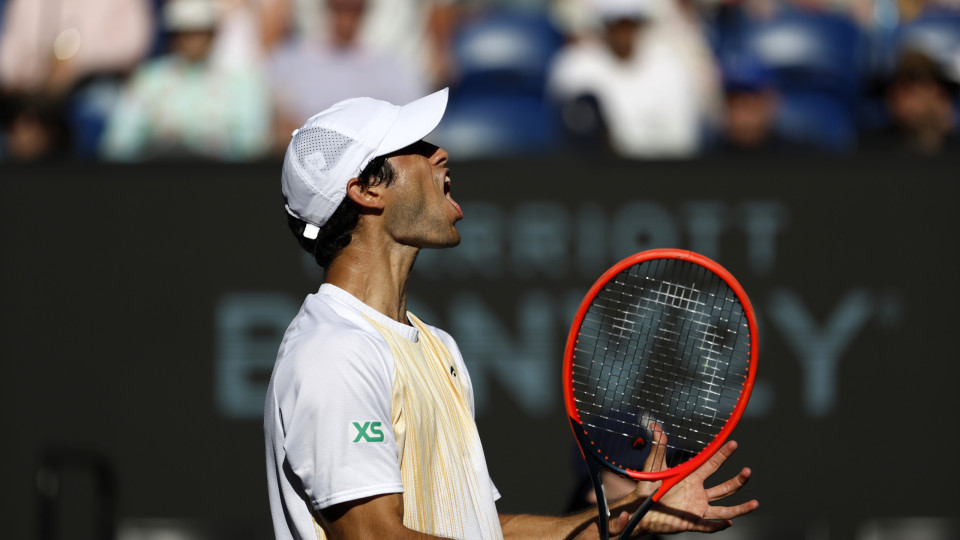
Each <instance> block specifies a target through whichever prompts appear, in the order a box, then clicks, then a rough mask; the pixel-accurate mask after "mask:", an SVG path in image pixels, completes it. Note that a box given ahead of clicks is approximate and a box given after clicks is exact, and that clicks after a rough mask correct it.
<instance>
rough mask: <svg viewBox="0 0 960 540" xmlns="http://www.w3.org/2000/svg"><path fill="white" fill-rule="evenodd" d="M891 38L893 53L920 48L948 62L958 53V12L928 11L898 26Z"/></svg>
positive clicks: (959, 45) (959, 43)
mask: <svg viewBox="0 0 960 540" xmlns="http://www.w3.org/2000/svg"><path fill="white" fill-rule="evenodd" d="M893 40H894V50H893V53H894V54H897V53H899V52H902V51H904V50H907V49H920V50H922V51H925V52H926V53H928V54H929V55H930V56H931V57H933V58H935V59H937V60H939V61H941V62H949V61H951V60H952V59H954V58H956V55H957V54H960V12H956V11H952V12H931V13H928V14H926V15H924V16H922V17H920V18H918V19H915V20H913V21H911V22H909V23H907V24H904V25H902V26H901V27H900V28H898V29H897V31H896V32H895V33H894V37H893ZM894 59H895V58H894Z"/></svg>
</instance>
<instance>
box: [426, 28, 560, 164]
mask: <svg viewBox="0 0 960 540" xmlns="http://www.w3.org/2000/svg"><path fill="white" fill-rule="evenodd" d="M562 45H563V37H562V36H561V35H560V33H559V32H557V30H556V29H555V28H554V27H553V25H552V24H551V23H550V21H549V19H547V17H546V16H545V15H544V14H542V13H528V12H516V11H510V10H494V11H491V12H488V13H485V14H484V15H482V16H480V17H478V18H476V19H474V20H471V21H469V22H467V23H466V24H464V25H463V26H462V27H461V28H460V29H458V31H457V34H456V35H455V36H454V43H453V53H454V61H455V62H456V64H457V68H458V70H459V80H458V81H457V83H456V84H455V85H454V86H453V88H452V89H451V94H450V103H449V105H448V107H447V112H446V113H445V114H444V118H443V122H441V124H440V127H439V128H438V130H437V132H436V133H435V135H434V137H433V138H434V139H435V140H436V142H437V143H439V144H440V145H441V146H444V147H445V148H447V149H448V150H449V151H450V152H451V154H453V155H454V156H455V157H456V158H457V159H479V158H495V157H505V156H511V155H520V154H531V153H545V152H549V151H551V150H553V149H555V148H556V147H557V146H558V145H559V144H560V142H561V138H562V133H563V131H562V129H561V126H560V123H559V114H558V112H557V111H556V108H555V106H554V105H553V104H552V103H549V102H547V100H545V99H544V88H545V86H546V80H547V70H548V69H549V66H550V61H551V59H552V57H553V55H554V54H555V53H556V52H557V51H558V50H559V49H560V47H561V46H562Z"/></svg>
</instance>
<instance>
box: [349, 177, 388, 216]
mask: <svg viewBox="0 0 960 540" xmlns="http://www.w3.org/2000/svg"><path fill="white" fill-rule="evenodd" d="M347 197H350V200H352V201H353V202H355V203H357V204H358V205H360V206H361V207H362V208H371V209H374V208H383V204H384V203H383V186H382V185H377V186H367V187H363V186H362V185H361V184H360V180H359V179H358V178H351V179H350V180H349V181H348V182H347Z"/></svg>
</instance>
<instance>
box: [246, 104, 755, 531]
mask: <svg viewBox="0 0 960 540" xmlns="http://www.w3.org/2000/svg"><path fill="white" fill-rule="evenodd" d="M446 105H447V90H446V89H444V90H441V91H439V92H436V93H434V94H430V95H428V96H426V97H423V98H420V99H418V100H416V101H413V102H411V103H409V104H407V105H404V106H396V105H393V104H390V103H388V102H385V101H381V100H376V99H372V98H351V99H347V100H344V101H341V102H338V103H337V104H334V105H333V106H332V107H330V108H329V109H327V110H325V111H323V112H321V113H319V114H316V115H314V116H312V117H311V118H309V119H308V120H307V121H306V122H305V123H304V124H303V125H302V126H301V127H300V128H299V129H297V130H296V131H294V132H293V134H292V137H291V140H290V142H289V145H288V147H287V151H286V155H285V157H284V162H283V168H282V172H281V191H282V193H283V198H284V203H285V204H284V210H285V212H286V216H287V221H288V225H289V228H290V230H291V232H292V233H293V235H294V237H295V238H296V240H297V242H298V243H299V244H300V246H301V247H302V248H303V249H304V250H305V251H306V252H307V253H309V254H310V255H311V256H312V257H313V258H314V259H315V260H316V262H317V264H318V265H320V266H321V267H323V268H325V269H326V273H325V279H324V283H323V284H322V285H320V288H319V290H318V291H317V292H316V293H315V294H311V295H309V296H307V297H306V299H305V300H304V302H303V305H302V307H301V309H300V312H299V313H298V314H297V316H296V317H295V318H294V320H293V321H292V322H291V324H290V325H289V327H288V329H287V332H286V333H285V335H284V337H283V340H282V342H281V345H280V350H279V351H278V354H277V360H276V364H275V366H274V369H273V373H272V375H271V378H270V384H269V387H268V389H267V396H266V402H265V409H264V435H265V442H266V464H267V483H268V492H269V497H270V508H271V512H272V515H273V523H274V532H275V534H276V537H277V538H279V539H290V538H364V539H366V538H438V537H443V538H469V539H483V540H491V539H496V538H503V537H509V538H524V539H527V538H596V537H597V535H598V532H599V529H598V526H597V518H598V516H597V509H596V508H593V509H587V510H584V511H581V512H579V513H576V514H573V515H569V516H565V517H551V516H534V515H529V514H520V515H507V514H501V513H499V512H498V511H497V507H496V501H497V499H499V498H500V493H499V492H498V491H497V488H496V487H495V485H494V483H493V480H492V478H491V476H490V472H489V471H488V469H487V463H486V458H485V456H484V450H483V445H482V444H481V441H480V436H479V433H478V432H477V427H476V424H475V421H474V403H473V387H472V385H471V382H470V375H469V373H468V371H467V367H466V364H465V363H464V361H463V358H462V356H461V354H460V350H459V348H458V347H457V343H456V341H455V340H454V339H453V337H452V336H450V334H448V333H446V332H444V331H443V330H441V329H439V328H437V327H435V326H432V325H430V324H429V323H426V322H424V321H421V320H420V319H419V318H418V317H417V316H415V315H414V314H412V313H410V312H409V311H407V306H406V298H407V282H408V279H409V278H410V275H411V271H412V268H413V264H414V261H415V260H416V258H417V254H418V253H419V252H420V250H422V249H426V248H452V247H454V246H456V245H457V244H459V242H460V234H459V232H458V231H457V228H456V224H457V222H458V221H460V220H461V219H464V212H463V210H462V209H461V207H460V205H459V204H458V203H457V202H456V200H455V199H454V198H453V196H452V185H453V183H454V182H453V180H452V177H453V174H452V173H451V171H450V168H449V166H450V163H449V158H450V156H449V155H448V154H447V152H446V151H445V150H443V149H442V148H440V147H438V146H436V145H434V144H431V143H428V142H426V141H425V140H424V138H425V137H427V136H428V135H429V134H430V133H431V132H432V131H433V130H434V129H435V128H436V127H437V125H438V124H439V123H440V121H441V118H442V117H443V114H444V111H445V109H446ZM735 448H736V444H735V443H728V444H727V445H725V446H724V447H723V448H722V449H721V451H720V452H719V453H718V454H717V455H716V456H715V458H716V459H712V460H711V461H710V462H708V463H707V464H705V465H704V466H703V467H702V468H701V469H699V470H698V471H696V472H694V473H693V474H692V475H691V476H690V477H688V478H687V479H686V480H685V481H684V482H682V483H681V484H679V485H678V488H677V489H671V490H670V491H669V492H668V493H667V494H666V495H665V496H664V497H663V499H661V500H660V503H659V505H658V506H654V510H653V511H651V512H650V513H649V514H647V515H646V516H645V517H644V519H643V520H642V521H641V522H640V528H639V529H640V530H639V532H638V534H641V533H648V532H679V531H686V530H697V531H704V532H711V531H717V530H721V529H725V528H727V527H729V526H730V525H731V524H732V521H731V520H732V519H734V518H736V517H737V516H740V515H743V514H745V513H748V512H750V511H752V510H754V509H755V508H756V507H757V503H756V501H749V502H746V503H742V504H739V505H735V506H730V507H724V506H715V505H711V504H710V502H711V501H714V502H716V501H718V500H720V499H723V498H725V497H726V496H727V495H730V494H732V493H734V492H736V491H737V490H738V489H739V488H740V487H741V486H743V484H744V483H746V481H747V480H748V478H749V476H750V471H749V469H742V470H741V471H740V472H739V474H737V475H736V476H734V477H733V478H731V479H729V480H727V481H726V482H723V483H721V484H720V485H719V486H715V487H713V488H710V489H707V488H705V487H704V485H703V483H704V481H705V480H706V478H707V477H708V476H709V475H710V474H712V473H713V472H715V471H716V469H717V467H719V466H720V465H721V464H722V463H723V461H724V460H725V459H726V458H727V457H728V456H729V455H730V454H731V453H732V452H733V450H734V449H735ZM655 485H656V483H653V482H640V483H638V484H637V487H636V488H635V489H634V490H632V491H630V492H628V493H627V494H626V495H625V496H624V497H622V498H621V499H619V500H618V501H616V502H615V503H614V504H613V512H612V516H613V517H612V519H611V530H612V531H613V532H617V531H619V530H622V529H623V528H624V527H625V525H626V524H627V519H628V515H629V512H630V511H632V510H633V509H635V508H637V507H638V506H639V504H640V503H641V502H642V501H643V500H644V499H646V497H647V496H649V495H650V494H651V493H652V492H653V490H654V488H655ZM604 519H606V517H604Z"/></svg>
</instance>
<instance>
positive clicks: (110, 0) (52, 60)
mask: <svg viewBox="0 0 960 540" xmlns="http://www.w3.org/2000/svg"><path fill="white" fill-rule="evenodd" d="M445 86H448V87H450V88H451V98H450V105H449V108H448V112H447V116H446V117H445V119H444V122H443V123H442V124H441V127H440V129H439V132H438V133H437V134H436V135H435V137H436V139H437V140H438V141H439V142H441V143H442V144H443V145H444V146H445V147H447V148H448V149H449V150H450V151H451V153H453V154H454V155H456V156H458V158H479V159H483V158H496V157H506V156H518V155H530V154H549V153H551V152H553V153H558V152H601V153H606V154H611V155H619V156H623V157H628V158H638V159H662V158H667V159H677V158H681V159H682V158H688V157H695V156H699V155H704V154H713V153H731V154H754V153H790V152H824V153H853V152H883V153H891V152H893V153H906V154H943V153H946V152H951V151H953V150H954V149H955V148H956V147H957V139H958V134H960V127H958V124H960V123H958V121H957V112H958V106H960V92H958V89H960V0H734V1H728V0H0V128H2V130H0V161H35V160H53V159H72V160H103V161H121V162H132V161H144V160H156V159H209V160H218V161H251V160H260V159H272V158H276V157H278V156H281V155H282V152H283V149H284V148H285V147H286V145H287V142H288V141H289V139H290V134H291V132H292V131H293V130H294V129H295V128H296V127H298V126H299V125H300V124H301V123H303V122H304V121H305V120H306V119H307V118H309V117H310V116H311V115H313V114H314V113H316V112H319V111H320V110H322V109H324V108H326V107H327V106H329V105H331V104H333V103H335V102H337V101H339V100H341V99H344V98H346V97H351V96H357V95H367V96H372V97H376V98H380V99H386V100H388V101H391V102H394V103H406V102H408V101H411V100H413V99H415V98H417V97H419V96H422V95H424V94H426V93H428V92H430V91H432V90H434V89H437V88H441V87H445Z"/></svg>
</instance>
